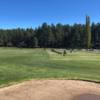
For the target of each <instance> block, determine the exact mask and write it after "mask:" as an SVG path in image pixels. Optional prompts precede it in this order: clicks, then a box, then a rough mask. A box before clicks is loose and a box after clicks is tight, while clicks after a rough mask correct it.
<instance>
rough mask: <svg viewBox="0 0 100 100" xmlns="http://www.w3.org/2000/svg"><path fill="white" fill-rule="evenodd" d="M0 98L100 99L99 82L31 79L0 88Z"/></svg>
mask: <svg viewBox="0 0 100 100" xmlns="http://www.w3.org/2000/svg"><path fill="white" fill-rule="evenodd" d="M0 100H100V84H95V83H90V82H83V81H74V80H32V81H27V82H23V83H20V84H18V85H13V86H10V87H5V88H1V89H0Z"/></svg>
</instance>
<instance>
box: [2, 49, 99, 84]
mask: <svg viewBox="0 0 100 100" xmlns="http://www.w3.org/2000/svg"><path fill="white" fill-rule="evenodd" d="M47 78H57V79H80V80H89V81H97V82H100V54H99V53H95V52H85V51H77V52H73V53H71V54H70V53H69V51H68V54H67V55H66V56H62V55H58V54H56V53H54V52H51V50H50V49H47V50H44V49H18V48H0V85H3V84H10V83H13V82H19V81H23V80H28V79H47Z"/></svg>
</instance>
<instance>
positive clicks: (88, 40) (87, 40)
mask: <svg viewBox="0 0 100 100" xmlns="http://www.w3.org/2000/svg"><path fill="white" fill-rule="evenodd" d="M86 45H87V49H90V48H91V27H90V17H89V16H86Z"/></svg>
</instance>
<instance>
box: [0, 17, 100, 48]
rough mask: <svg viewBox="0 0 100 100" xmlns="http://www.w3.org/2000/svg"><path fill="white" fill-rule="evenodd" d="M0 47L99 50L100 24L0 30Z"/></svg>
mask: <svg viewBox="0 0 100 100" xmlns="http://www.w3.org/2000/svg"><path fill="white" fill-rule="evenodd" d="M0 46H1V47H2V46H4V47H25V48H35V47H41V48H100V23H97V24H94V23H92V25H90V18H89V17H88V16H87V17H86V25H84V24H74V25H68V24H67V25H63V24H60V23H59V24H57V25H54V24H52V25H48V24H47V23H43V24H42V25H41V26H40V27H38V28H36V29H32V28H28V29H20V28H18V29H7V30H3V29H0Z"/></svg>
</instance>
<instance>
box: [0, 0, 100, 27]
mask: <svg viewBox="0 0 100 100" xmlns="http://www.w3.org/2000/svg"><path fill="white" fill-rule="evenodd" d="M86 15H89V16H90V17H91V21H92V22H100V0H0V28H17V27H21V28H26V27H33V28H34V27H37V26H39V25H41V24H42V23H43V22H47V23H49V24H51V23H54V24H56V23H62V24H74V23H84V22H85V16H86Z"/></svg>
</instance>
